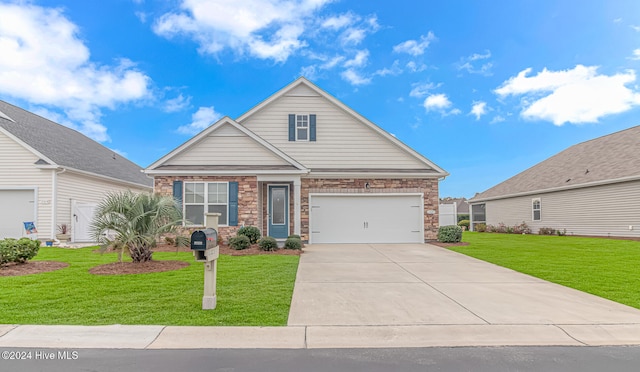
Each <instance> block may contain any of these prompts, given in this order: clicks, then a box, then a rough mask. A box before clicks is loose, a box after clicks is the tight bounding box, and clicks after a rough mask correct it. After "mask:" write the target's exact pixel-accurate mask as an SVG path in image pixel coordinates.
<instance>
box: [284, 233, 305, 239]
mask: <svg viewBox="0 0 640 372" xmlns="http://www.w3.org/2000/svg"><path fill="white" fill-rule="evenodd" d="M287 238H296V239H300V240H302V238H300V235H298V234H291V235H289V236H288V237H287Z"/></svg>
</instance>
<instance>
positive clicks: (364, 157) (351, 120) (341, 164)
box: [241, 87, 429, 169]
mask: <svg viewBox="0 0 640 372" xmlns="http://www.w3.org/2000/svg"><path fill="white" fill-rule="evenodd" d="M289 114H300V115H304V114H315V115H316V141H289V136H288V133H289V132H288V116H289ZM241 124H242V125H244V126H246V128H248V129H249V130H251V131H253V132H254V133H256V134H257V135H258V136H260V137H262V138H264V139H265V140H267V141H268V142H270V143H271V144H273V145H274V146H276V147H277V148H279V149H280V150H282V151H284V152H285V153H286V154H287V155H289V156H291V157H292V158H294V159H296V160H297V161H299V162H300V163H301V164H303V165H304V166H306V167H308V168H311V169H313V168H392V169H429V167H428V166H427V165H426V164H425V163H423V162H421V161H419V160H418V159H416V158H415V157H414V156H412V155H410V154H409V153H407V152H406V151H404V150H403V149H401V148H400V147H398V146H396V145H395V144H393V143H392V142H390V141H389V140H387V139H386V138H384V137H383V136H381V135H380V134H379V133H377V132H376V131H374V130H373V129H371V128H370V127H368V126H367V125H365V124H363V123H361V122H360V121H358V120H356V118H355V117H353V116H352V115H349V114H348V113H347V112H346V111H344V110H342V109H340V108H339V107H337V106H336V105H334V104H333V103H331V102H330V101H328V100H327V99H326V98H324V97H321V96H319V95H317V93H315V92H313V91H311V90H309V89H308V88H304V87H297V88H296V89H294V90H292V91H291V92H289V94H287V95H284V96H282V97H279V98H278V99H276V100H274V101H273V102H270V103H269V104H268V105H267V106H265V107H264V108H263V109H262V110H260V111H258V112H256V113H255V114H253V115H251V116H249V117H248V118H246V119H245V120H244V121H242V122H241Z"/></svg>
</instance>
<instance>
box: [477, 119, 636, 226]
mask: <svg viewBox="0 0 640 372" xmlns="http://www.w3.org/2000/svg"><path fill="white" fill-rule="evenodd" d="M638 149H640V126H636V127H633V128H629V129H626V130H623V131H620V132H616V133H613V134H610V135H607V136H604V137H600V138H596V139H593V140H591V141H587V142H583V143H580V144H577V145H575V146H572V147H570V148H568V149H566V150H564V151H562V152H560V153H559V154H557V155H555V156H553V157H551V158H549V159H547V160H545V161H543V162H541V163H539V164H537V165H535V166H533V167H531V168H529V169H527V170H525V171H524V172H522V173H520V174H518V175H516V176H514V177H512V178H510V179H508V180H506V181H504V182H502V183H500V184H498V185H496V186H494V187H492V188H490V189H488V190H487V191H485V192H483V193H480V194H478V195H476V196H475V197H473V198H472V199H471V200H470V201H469V203H470V204H471V222H472V226H473V225H477V224H478V223H486V224H490V225H498V224H499V223H504V224H506V225H510V226H513V225H517V224H520V223H522V222H523V221H524V222H526V223H527V224H528V225H529V226H530V227H531V228H532V230H533V232H534V233H535V232H537V231H538V230H539V229H540V228H541V227H550V228H554V229H557V230H564V229H566V231H567V234H574V235H594V236H621V237H640V151H639V150H638Z"/></svg>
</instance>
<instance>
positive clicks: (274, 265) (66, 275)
mask: <svg viewBox="0 0 640 372" xmlns="http://www.w3.org/2000/svg"><path fill="white" fill-rule="evenodd" d="M95 249H96V248H95V247H93V248H83V249H76V250H69V249H61V248H46V247H42V248H41V249H40V253H38V256H36V258H35V259H34V260H53V261H64V262H68V263H69V267H67V268H65V269H62V270H58V271H54V272H48V273H42V274H35V275H27V276H20V277H0V324H80V325H100V324H157V325H216V326H220V325H224V326H232V325H233V326H284V325H286V324H287V317H288V315H289V306H290V304H291V296H292V294H293V285H294V282H295V277H296V271H297V268H298V260H299V257H298V256H281V255H262V256H235V257H231V256H226V255H221V256H220V259H219V260H218V285H217V296H218V304H217V308H216V309H215V310H202V294H203V279H204V268H203V263H199V262H195V261H194V260H193V256H192V254H191V253H190V252H188V253H186V252H156V253H154V254H153V257H154V259H155V260H182V261H186V262H189V263H191V265H190V266H188V267H185V268H183V269H180V270H176V271H168V272H161V273H149V274H133V275H111V276H102V275H92V274H89V272H88V270H89V269H90V268H91V267H94V266H97V265H102V264H105V263H110V262H116V261H117V256H116V254H115V253H107V254H99V253H95V252H94V250H95Z"/></svg>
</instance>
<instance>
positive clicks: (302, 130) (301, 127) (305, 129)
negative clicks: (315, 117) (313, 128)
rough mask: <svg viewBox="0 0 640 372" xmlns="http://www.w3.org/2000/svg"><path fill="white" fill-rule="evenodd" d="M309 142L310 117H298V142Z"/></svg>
mask: <svg viewBox="0 0 640 372" xmlns="http://www.w3.org/2000/svg"><path fill="white" fill-rule="evenodd" d="M308 140H309V115H296V141H308Z"/></svg>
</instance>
